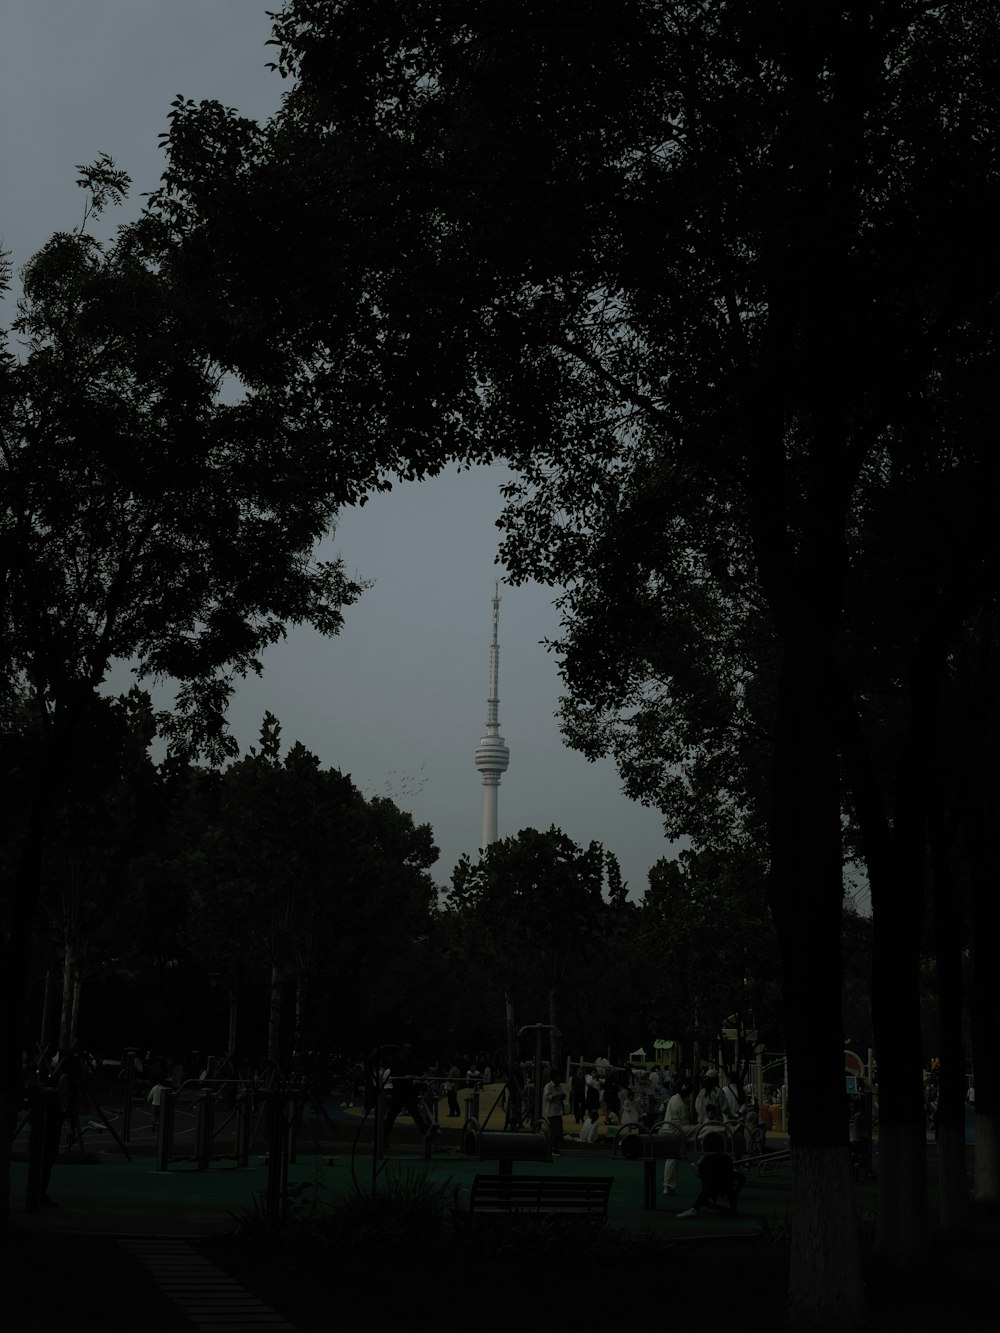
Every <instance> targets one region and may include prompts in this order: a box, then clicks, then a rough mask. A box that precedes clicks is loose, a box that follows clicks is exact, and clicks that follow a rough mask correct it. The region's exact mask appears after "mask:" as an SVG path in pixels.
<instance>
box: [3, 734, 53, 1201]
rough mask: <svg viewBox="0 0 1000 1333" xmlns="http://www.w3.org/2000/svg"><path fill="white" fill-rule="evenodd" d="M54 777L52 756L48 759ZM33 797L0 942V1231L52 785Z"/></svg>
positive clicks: (18, 1091) (7, 1188)
mask: <svg viewBox="0 0 1000 1333" xmlns="http://www.w3.org/2000/svg"><path fill="white" fill-rule="evenodd" d="M51 771H52V772H58V771H59V770H58V753H57V752H56V753H55V754H54V755H53V756H52V766H51ZM48 776H49V771H48V770H47V771H46V773H45V777H44V778H43V780H42V782H41V783H40V786H39V788H38V789H36V791H35V793H34V799H33V800H32V803H31V811H30V814H29V816H28V823H27V828H26V830H25V834H24V840H23V842H22V843H21V848H20V851H19V853H18V858H17V868H16V871H15V875H14V894H13V901H12V902H11V903H10V905H9V908H8V921H9V926H8V930H7V935H6V939H2V937H0V1014H2V1015H3V1021H2V1022H0V1227H3V1226H6V1224H7V1221H8V1219H9V1216H10V1205H11V1192H10V1161H11V1148H12V1144H13V1141H14V1127H15V1125H16V1123H17V1116H18V1112H19V1109H20V1106H21V1101H22V1074H21V1048H22V1043H23V1042H24V1041H25V1039H26V1037H27V1032H26V1017H27V1014H26V1010H27V997H28V977H29V973H28V967H29V959H30V957H31V943H32V926H33V924H34V919H35V910H36V908H37V906H38V898H39V893H40V890H41V865H42V845H43V836H44V831H45V827H46V824H47V819H48V812H49V809H50V803H51V800H52V793H53V789H54V782H49V781H47V780H46V779H47V778H48Z"/></svg>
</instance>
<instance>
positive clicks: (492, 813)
mask: <svg viewBox="0 0 1000 1333" xmlns="http://www.w3.org/2000/svg"><path fill="white" fill-rule="evenodd" d="M499 634H500V584H499V582H498V583H497V584H496V586H495V588H494V591H493V638H492V641H491V643H490V692H489V695H488V697H487V700H486V734H485V735H484V736H482V737H481V738H480V741H479V744H478V745H477V746H476V768H478V769H479V772H480V775H481V776H482V779H483V787H484V791H483V835H482V843H481V844H480V845H481V847H482V848H484V849H485V848H486V847H488V846H489V845H490V843H491V842H496V840H497V837H498V836H499V835H498V831H497V788H498V787H499V786H500V778H501V777H502V775H503V774H504V773H505V772H506V771H507V766H508V764H509V763H510V751H509V750H508V748H507V743H506V742H505V740H504V738H503V737H502V736H501V735H500V637H499Z"/></svg>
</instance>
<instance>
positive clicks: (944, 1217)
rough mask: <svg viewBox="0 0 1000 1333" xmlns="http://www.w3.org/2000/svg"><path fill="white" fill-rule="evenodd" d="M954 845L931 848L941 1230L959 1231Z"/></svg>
mask: <svg viewBox="0 0 1000 1333" xmlns="http://www.w3.org/2000/svg"><path fill="white" fill-rule="evenodd" d="M950 844H951V839H950V837H949V836H948V834H947V832H946V830H944V829H943V828H936V829H935V832H934V835H933V837H932V842H931V870H932V885H933V891H934V943H935V953H936V956H937V991H938V1012H939V1014H940V1017H941V1072H940V1076H939V1082H938V1108H937V1151H938V1181H939V1194H940V1204H939V1207H940V1218H941V1226H942V1228H943V1229H944V1230H946V1231H961V1229H962V1228H963V1227H964V1226H965V1223H966V1217H967V1213H968V1201H969V1191H968V1182H967V1180H966V1174H965V1048H964V1046H963V1044H962V1014H963V1008H964V996H963V978H962V934H963V930H962V927H963V923H964V917H965V914H964V912H963V910H962V909H963V902H962V897H961V894H959V895H958V897H957V900H956V897H955V891H954V883H953V880H952V875H951V856H950V853H951V846H950Z"/></svg>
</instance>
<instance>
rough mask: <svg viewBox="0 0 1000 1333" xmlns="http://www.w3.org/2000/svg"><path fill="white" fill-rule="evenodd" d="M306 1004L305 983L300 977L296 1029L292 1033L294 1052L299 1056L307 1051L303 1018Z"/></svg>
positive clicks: (296, 998)
mask: <svg viewBox="0 0 1000 1333" xmlns="http://www.w3.org/2000/svg"><path fill="white" fill-rule="evenodd" d="M305 1004H306V995H305V983H304V982H303V979H302V977H301V975H300V976H299V977H297V978H296V981H295V1029H294V1031H293V1033H292V1051H293V1053H294V1054H295V1055H297V1056H298V1055H301V1054H302V1053H303V1051H304V1050H305V1046H304V1045H303V1041H302V1016H303V1014H304V1013H305Z"/></svg>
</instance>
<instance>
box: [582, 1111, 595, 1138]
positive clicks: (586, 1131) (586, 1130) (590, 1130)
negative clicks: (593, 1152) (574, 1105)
mask: <svg viewBox="0 0 1000 1333" xmlns="http://www.w3.org/2000/svg"><path fill="white" fill-rule="evenodd" d="M599 1122H600V1116H599V1114H598V1112H597V1111H588V1112H587V1118H586V1120H585V1121H584V1122H583V1124H582V1125H581V1126H580V1142H581V1143H596V1142H597V1140H598V1127H599Z"/></svg>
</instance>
